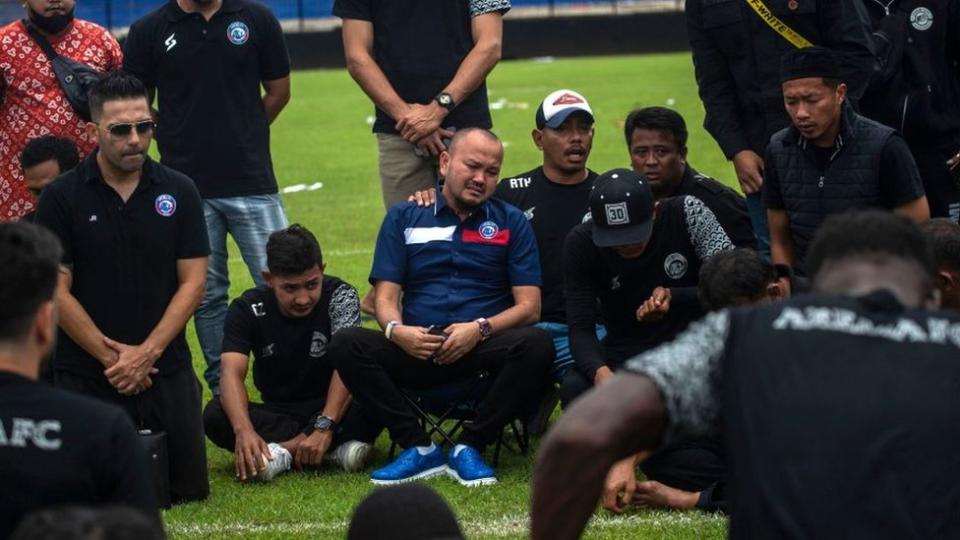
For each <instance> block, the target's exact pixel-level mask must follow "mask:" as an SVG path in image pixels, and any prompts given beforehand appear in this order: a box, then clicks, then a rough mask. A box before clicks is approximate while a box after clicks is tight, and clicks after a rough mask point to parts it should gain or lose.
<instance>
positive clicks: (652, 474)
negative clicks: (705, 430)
mask: <svg viewBox="0 0 960 540" xmlns="http://www.w3.org/2000/svg"><path fill="white" fill-rule="evenodd" d="M723 455H724V454H723V447H722V446H721V444H720V443H719V442H718V441H716V440H715V439H711V438H706V437H698V438H691V439H687V440H681V441H677V442H676V443H675V444H672V445H670V446H667V447H665V448H661V449H660V450H657V451H656V452H654V453H653V455H651V456H650V457H649V458H647V459H646V460H644V461H643V462H642V463H640V470H641V471H643V474H645V475H646V477H647V478H648V479H650V480H656V481H657V482H660V483H661V484H664V485H667V486H670V487H672V488H677V489H682V490H684V491H699V492H700V500H699V501H697V508H699V509H701V510H710V511H716V510H721V511H726V510H727V506H728V505H727V500H726V494H725V491H726V490H725V487H726V478H727V465H726V462H725V460H724V458H723Z"/></svg>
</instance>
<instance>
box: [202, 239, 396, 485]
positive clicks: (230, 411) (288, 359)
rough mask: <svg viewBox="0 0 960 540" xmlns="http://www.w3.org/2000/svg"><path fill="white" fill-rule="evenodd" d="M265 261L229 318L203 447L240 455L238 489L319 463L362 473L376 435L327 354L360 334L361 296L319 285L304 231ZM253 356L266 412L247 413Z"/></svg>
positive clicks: (326, 281)
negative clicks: (346, 335)
mask: <svg viewBox="0 0 960 540" xmlns="http://www.w3.org/2000/svg"><path fill="white" fill-rule="evenodd" d="M266 252H267V269H268V270H267V271H266V272H264V276H263V277H264V281H265V282H266V285H265V286H262V287H255V288H253V289H249V290H247V291H246V292H244V293H243V295H241V296H240V297H239V298H237V299H236V300H234V301H233V303H231V304H230V309H229V310H228V311H227V318H226V324H225V325H224V333H223V335H224V338H223V355H222V357H221V361H222V364H221V365H222V369H221V372H220V391H221V393H220V396H219V398H218V397H214V399H213V400H212V401H210V403H208V404H207V407H206V409H205V410H204V413H203V423H204V427H205V429H206V433H207V437H209V438H210V440H211V441H213V443H214V444H216V445H217V446H219V447H221V448H223V449H225V450H230V451H233V452H234V453H235V454H236V456H235V457H236V474H237V478H238V479H239V480H242V481H243V480H248V479H260V480H266V481H269V480H272V479H273V477H274V476H276V475H277V474H279V473H281V472H284V471H287V470H289V469H290V467H291V466H296V468H298V469H302V468H305V467H316V466H319V465H320V464H321V462H322V461H323V460H328V461H332V462H334V463H335V464H338V465H340V466H341V467H342V468H343V469H344V470H347V471H355V470H358V469H360V468H362V467H363V465H364V463H365V462H366V459H367V457H368V456H369V455H370V450H372V448H373V446H372V445H371V444H370V443H372V442H373V441H374V439H376V437H377V434H378V432H379V430H378V429H374V428H371V427H370V425H369V424H368V423H367V422H365V420H364V418H363V416H362V415H361V413H360V412H359V411H358V408H357V407H356V406H351V404H350V393H349V392H348V391H347V389H346V387H345V386H344V385H343V382H341V380H340V376H339V375H337V373H336V372H335V371H334V367H333V366H334V364H333V359H332V358H331V355H330V352H329V351H328V347H327V344H328V343H329V342H330V340H331V339H332V338H333V336H334V335H335V334H336V333H337V332H339V331H341V330H342V329H344V328H351V327H359V326H360V304H359V302H360V301H359V298H358V297H357V291H356V289H354V288H353V287H352V286H350V284H348V283H345V282H343V281H341V280H340V279H338V278H336V277H333V276H330V275H324V270H325V269H326V265H325V264H324V263H323V257H322V255H321V252H320V244H318V243H317V239H316V238H315V237H314V236H313V234H312V233H311V232H310V231H308V230H307V229H305V228H303V227H301V226H300V225H291V226H290V227H289V228H287V229H283V230H280V231H276V232H274V233H273V234H271V235H270V239H269V240H268V241H267V246H266ZM251 352H253V354H254V357H255V360H254V362H253V382H254V385H256V387H257V390H259V391H260V394H261V396H262V397H263V403H262V404H261V403H250V400H249V398H248V396H247V390H246V387H245V386H244V379H246V375H247V365H248V364H249V361H250V356H249V355H250V353H251Z"/></svg>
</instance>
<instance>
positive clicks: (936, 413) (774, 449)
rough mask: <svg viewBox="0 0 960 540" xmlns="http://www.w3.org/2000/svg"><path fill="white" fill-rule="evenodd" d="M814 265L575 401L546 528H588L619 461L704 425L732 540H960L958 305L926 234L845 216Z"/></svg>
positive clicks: (825, 236)
mask: <svg viewBox="0 0 960 540" xmlns="http://www.w3.org/2000/svg"><path fill="white" fill-rule="evenodd" d="M807 265H808V266H807V268H808V270H809V271H810V276H811V277H812V280H813V290H814V294H812V295H807V296H802V297H797V298H794V299H792V300H789V301H787V302H784V303H780V304H776V305H771V306H765V307H759V308H754V309H751V310H731V311H720V312H717V313H713V314H711V315H709V316H707V318H706V319H704V320H703V321H701V322H698V323H696V324H695V325H692V326H691V327H690V328H689V329H688V330H687V331H686V332H685V333H684V334H683V335H681V336H680V337H678V339H677V340H676V341H674V342H673V343H670V344H667V345H664V346H662V347H660V348H658V349H656V350H653V351H650V352H648V353H646V354H643V355H640V356H638V357H636V358H634V359H632V360H630V361H629V362H628V363H627V370H626V371H627V373H624V374H618V375H617V376H616V377H615V378H614V379H613V380H612V381H610V382H609V383H607V384H605V385H603V386H602V387H600V388H599V389H597V390H596V391H595V392H593V393H591V394H590V395H588V396H585V397H584V398H583V399H582V400H580V401H579V402H578V403H577V404H576V405H575V406H574V407H572V408H571V410H570V411H568V412H567V413H566V414H565V415H564V416H563V417H562V418H561V420H560V422H559V424H558V425H557V426H556V427H555V429H554V430H553V432H552V435H551V436H549V438H548V439H547V440H546V441H545V443H544V445H543V447H542V448H541V453H540V456H539V460H538V464H537V466H536V470H535V473H534V485H533V523H532V530H533V538H535V539H540V538H544V539H545V538H550V539H551V540H554V539H564V538H576V537H578V536H579V533H580V532H581V531H582V529H583V526H584V525H585V523H586V521H587V519H588V518H589V517H590V514H591V513H592V511H593V508H594V505H595V504H596V500H597V495H598V494H599V493H600V489H601V486H602V482H603V475H604V473H605V472H606V471H605V470H604V469H605V468H606V467H608V466H609V465H610V464H612V463H613V462H614V461H615V460H617V459H619V458H621V457H623V456H625V455H627V454H629V453H633V452H637V451H638V450H642V449H654V448H657V447H659V446H661V445H664V444H669V443H670V442H671V441H672V440H674V439H675V438H676V437H678V436H683V435H685V434H690V433H708V432H715V433H717V432H719V433H722V436H723V438H724V440H725V443H726V447H727V453H726V454H727V456H728V460H729V461H728V463H729V465H730V496H731V521H730V537H731V538H771V537H790V538H838V537H855V538H933V537H937V538H955V537H957V536H958V535H960V518H958V516H957V512H956V509H957V508H958V507H960V489H958V487H957V486H958V483H957V478H958V477H960V461H958V460H957V456H958V455H960V438H958V437H955V436H953V435H954V434H953V430H954V428H955V426H956V425H957V423H958V422H960V363H958V362H957V355H958V354H960V316H957V315H956V314H953V313H951V312H940V313H933V312H931V311H930V310H931V309H935V308H936V306H937V305H938V304H939V299H938V295H937V293H936V289H935V281H934V275H935V263H934V259H933V255H932V252H931V249H930V247H929V244H928V243H927V242H926V241H925V240H924V237H923V234H922V233H921V232H920V230H919V229H918V227H917V226H916V225H913V224H911V223H909V222H908V221H907V220H906V219H905V218H902V217H897V216H894V215H891V214H889V213H884V212H879V211H868V212H863V213H858V214H857V213H847V214H839V215H835V216H832V217H830V218H828V219H827V220H826V221H825V222H824V224H823V225H822V226H821V228H820V231H819V232H818V233H817V238H816V240H815V241H814V243H813V245H812V246H811V249H810V252H809V257H808V258H807ZM721 418H722V422H720V419H721Z"/></svg>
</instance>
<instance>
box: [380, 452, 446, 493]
mask: <svg viewBox="0 0 960 540" xmlns="http://www.w3.org/2000/svg"><path fill="white" fill-rule="evenodd" d="M446 469H447V464H446V463H445V461H444V459H443V450H442V449H441V448H440V447H439V446H435V447H434V449H433V451H432V452H430V453H429V454H427V455H425V456H421V455H420V452H418V451H417V449H416V448H415V447H413V448H407V449H406V450H404V451H403V452H401V453H400V455H399V456H398V457H397V459H395V460H393V463H391V464H389V465H387V466H385V467H381V468H379V469H377V470H375V471H373V474H371V475H370V481H371V482H373V483H374V484H377V485H381V486H389V485H391V484H401V483H403V482H412V481H414V480H424V479H426V478H432V477H434V476H437V475H438V474H443V472H444V471H445V470H446Z"/></svg>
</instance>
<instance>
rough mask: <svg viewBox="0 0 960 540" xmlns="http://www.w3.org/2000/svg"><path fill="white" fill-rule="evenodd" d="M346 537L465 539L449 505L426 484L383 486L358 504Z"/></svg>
mask: <svg viewBox="0 0 960 540" xmlns="http://www.w3.org/2000/svg"><path fill="white" fill-rule="evenodd" d="M347 540H463V531H461V530H460V525H459V524H457V518H456V516H454V515H453V511H452V510H450V506H448V505H447V503H446V501H444V500H443V498H442V497H440V495H438V494H437V492H435V491H433V489H431V488H429V487H427V486H425V485H423V484H403V485H399V486H390V487H386V488H380V489H377V490H376V491H374V492H373V493H371V494H370V495H368V496H367V498H366V499H364V500H363V501H361V502H360V504H359V505H357V508H356V509H355V510H354V511H353V518H351V519H350V529H349V530H348V531H347Z"/></svg>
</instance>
